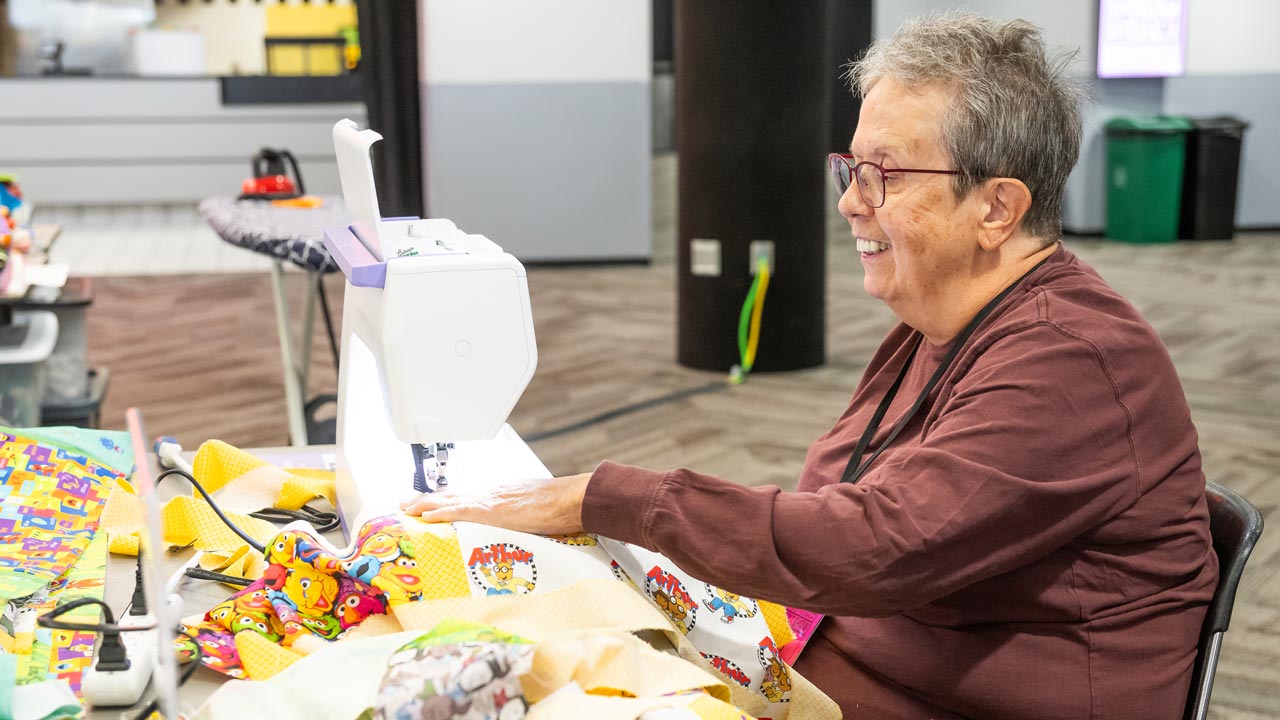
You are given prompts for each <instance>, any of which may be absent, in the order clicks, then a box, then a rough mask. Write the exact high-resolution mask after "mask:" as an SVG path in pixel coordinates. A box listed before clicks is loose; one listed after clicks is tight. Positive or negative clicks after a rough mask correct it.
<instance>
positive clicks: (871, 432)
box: [840, 255, 1053, 483]
mask: <svg viewBox="0 0 1280 720" xmlns="http://www.w3.org/2000/svg"><path fill="white" fill-rule="evenodd" d="M1049 257H1053V256H1052V255H1050V256H1049ZM1048 259H1049V258H1045V259H1044V260H1041V261H1040V262H1038V263H1036V265H1035V267H1033V268H1031V269H1030V270H1028V271H1027V272H1026V273H1024V274H1023V275H1022V277H1020V278H1018V279H1017V280H1015V281H1014V282H1013V284H1012V285H1010V286H1009V287H1007V288H1005V289H1004V290H1002V291H1000V294H999V295H997V296H995V297H994V298H992V299H991V302H989V303H987V304H986V306H985V307H983V308H982V309H981V310H979V311H978V314H977V315H975V316H973V319H972V320H970V321H969V324H968V325H965V326H964V329H963V330H961V331H960V334H959V335H957V336H956V340H955V343H954V344H952V346H951V349H950V350H948V351H947V355H946V357H944V358H942V362H941V363H940V364H939V365H938V369H937V370H935V371H934V373H933V377H931V378H929V382H928V384H926V385H925V386H924V390H921V391H920V396H919V397H917V398H916V401H915V402H914V403H912V404H911V408H910V409H908V410H907V414H906V415H903V416H902V419H900V420H898V422H897V424H895V425H894V426H893V431H892V432H890V433H889V437H887V438H885V441H884V442H882V443H880V447H878V448H876V451H875V452H873V453H871V457H869V458H867V461H866V462H865V463H864V462H862V454H863V453H865V452H866V451H867V446H868V445H870V444H871V438H872V437H874V436H875V434H876V431H877V430H879V429H880V421H881V420H884V414H885V413H886V412H888V411H889V405H890V404H892V403H893V398H894V397H896V396H897V394H898V388H899V387H901V386H902V380H903V378H905V377H906V376H907V370H908V369H910V367H911V361H912V360H914V359H915V356H916V351H917V350H919V349H920V343H921V342H923V339H924V336H923V335H921V334H920V333H916V341H915V344H914V345H912V346H911V352H910V353H908V355H907V360H906V362H904V363H903V364H902V369H901V370H899V371H898V377H897V379H895V380H894V381H893V385H891V386H890V387H889V391H888V392H886V393H885V395H884V399H883V400H881V401H880V406H879V407H877V408H876V412H875V415H872V416H871V422H870V423H868V424H867V429H866V430H864V431H863V433H862V438H861V439H860V440H858V446H857V447H856V448H854V449H853V455H850V456H849V464H848V465H846V466H845V468H844V475H843V476H842V477H841V478H840V482H842V483H856V482H858V480H859V479H860V478H862V475H863V473H865V472H866V471H867V468H869V467H871V463H873V462H875V461H876V458H878V457H880V453H882V452H884V449H885V448H887V447H889V445H890V443H892V442H893V441H894V440H896V439H897V437H898V435H899V433H901V432H902V429H903V428H905V427H906V426H907V423H908V422H910V421H911V418H912V417H914V416H915V414H916V412H917V411H919V410H920V406H922V405H924V401H925V400H927V399H929V395H930V394H931V393H932V392H933V388H934V387H935V386H936V385H937V384H938V381H940V380H942V376H943V375H945V374H946V372H947V368H949V367H951V363H952V361H954V360H955V359H956V356H957V355H959V354H960V349H961V348H963V347H964V344H965V343H966V342H967V341H968V340H969V336H970V335H972V334H973V331H974V330H977V329H978V326H979V325H981V324H982V321H983V320H986V319H987V316H988V315H990V314H991V311H992V310H995V309H996V306H997V305H999V304H1000V301H1001V300H1004V299H1005V298H1006V297H1008V295H1009V293H1011V292H1013V289H1014V288H1016V287H1018V285H1020V284H1021V283H1022V281H1023V280H1025V279H1026V277H1027V275H1030V274H1031V273H1033V272H1035V271H1036V270H1037V269H1039V267H1040V266H1041V265H1043V264H1044V263H1045V261H1047V260H1048Z"/></svg>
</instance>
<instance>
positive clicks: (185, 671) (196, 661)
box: [133, 630, 204, 720]
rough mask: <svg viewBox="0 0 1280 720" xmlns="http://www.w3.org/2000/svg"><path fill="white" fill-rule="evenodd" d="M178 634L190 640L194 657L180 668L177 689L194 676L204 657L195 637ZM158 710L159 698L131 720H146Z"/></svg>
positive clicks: (184, 632) (183, 633)
mask: <svg viewBox="0 0 1280 720" xmlns="http://www.w3.org/2000/svg"><path fill="white" fill-rule="evenodd" d="M178 634H179V635H186V636H187V637H189V638H191V646H192V647H194V648H195V649H196V656H195V657H194V658H192V659H191V662H189V663H187V664H186V666H185V667H183V668H182V674H181V675H179V676H178V687H182V686H183V685H185V684H186V683H187V680H189V679H191V676H192V675H195V674H196V670H198V669H199V668H200V659H201V658H203V657H204V651H203V650H201V649H200V640H199V639H197V638H196V636H195V635H192V634H191V633H189V632H187V631H186V630H178ZM159 709H160V698H159V697H155V698H152V699H151V702H149V703H147V706H146V707H144V708H142V712H140V713H138V714H137V715H134V716H133V720H147V718H149V717H151V713H153V712H156V711H157V710H159Z"/></svg>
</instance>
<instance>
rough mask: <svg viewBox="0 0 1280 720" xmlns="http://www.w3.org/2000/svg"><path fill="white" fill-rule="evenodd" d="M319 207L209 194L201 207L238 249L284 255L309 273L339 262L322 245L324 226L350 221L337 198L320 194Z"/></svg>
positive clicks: (324, 270) (328, 269)
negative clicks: (283, 204) (285, 204)
mask: <svg viewBox="0 0 1280 720" xmlns="http://www.w3.org/2000/svg"><path fill="white" fill-rule="evenodd" d="M320 197H321V199H322V200H324V205H322V206H320V207H318V208H292V207H276V206H275V205H272V204H271V203H269V202H264V201H261V200H237V199H235V198H231V197H216V198H209V199H207V200H204V201H203V202H201V203H200V212H201V214H203V215H204V218H205V220H206V221H207V222H208V223H209V226H210V227H212V228H213V230H214V232H216V233H218V237H221V238H222V239H223V240H225V241H227V242H229V243H231V244H232V245H238V246H240V247H242V248H245V249H248V250H252V251H254V252H256V253H262V254H263V255H270V256H271V257H274V258H279V259H281V260H288V261H289V262H291V263H293V264H294V265H297V266H298V267H300V268H302V269H304V270H309V271H311V272H319V273H331V272H335V271H337V269H338V264H337V263H336V262H334V260H333V258H332V257H330V255H329V251H328V250H326V249H325V247H324V229H325V228H328V227H335V226H342V225H346V224H347V223H348V222H349V219H348V217H347V209H346V206H345V205H343V204H342V198H340V197H337V196H332V195H324V196H320Z"/></svg>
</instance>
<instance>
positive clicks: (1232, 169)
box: [1178, 116, 1249, 240]
mask: <svg viewBox="0 0 1280 720" xmlns="http://www.w3.org/2000/svg"><path fill="white" fill-rule="evenodd" d="M1191 123H1192V125H1193V127H1194V129H1193V130H1192V132H1191V133H1190V134H1189V135H1187V167H1186V170H1185V173H1184V175H1183V181H1182V218H1181V222H1180V223H1179V226H1178V237H1180V238H1183V239H1186V240H1230V239H1231V238H1232V237H1233V236H1234V235H1235V231H1236V189H1237V188H1238V187H1239V184H1240V145H1241V143H1242V142H1243V141H1244V131H1245V128H1247V127H1249V123H1247V122H1245V121H1243V120H1241V119H1239V118H1234V117H1227V116H1223V117H1208V118H1193V119H1192V120H1191Z"/></svg>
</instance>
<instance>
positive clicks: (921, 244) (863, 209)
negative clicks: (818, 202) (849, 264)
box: [839, 78, 981, 324]
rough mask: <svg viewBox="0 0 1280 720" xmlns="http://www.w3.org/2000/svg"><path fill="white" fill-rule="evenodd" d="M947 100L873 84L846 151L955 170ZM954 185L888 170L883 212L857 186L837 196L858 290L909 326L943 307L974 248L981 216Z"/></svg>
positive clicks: (884, 162)
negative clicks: (854, 245) (857, 265)
mask: <svg viewBox="0 0 1280 720" xmlns="http://www.w3.org/2000/svg"><path fill="white" fill-rule="evenodd" d="M952 97H953V95H952V93H951V91H950V90H948V89H947V88H945V87H943V86H939V85H929V86H924V87H922V88H913V89H911V90H907V89H906V88H904V87H903V86H902V85H901V84H899V83H898V82H897V81H895V80H893V79H892V78H885V79H883V80H881V81H879V82H877V83H876V84H875V86H874V87H873V88H872V89H871V91H870V92H868V93H867V95H866V98H865V99H864V100H863V103H862V112H861V113H860V114H859V118H858V129H857V132H855V133H854V136H853V143H852V144H851V145H850V153H851V154H853V155H854V157H855V158H856V160H855V161H856V162H861V161H864V160H869V161H871V162H875V163H878V164H879V165H881V166H882V167H885V168H920V169H930V170H954V169H955V167H954V165H953V163H952V161H951V159H950V157H949V156H948V154H947V151H946V150H945V148H944V146H943V142H942V119H943V117H944V115H945V113H946V112H947V109H948V106H949V105H950V102H951V99H952ZM951 183H952V176H950V175H932V174H925V173H892V172H890V173H886V176H885V198H884V204H883V205H882V206H881V207H879V208H873V207H871V206H869V205H868V204H867V203H866V202H865V201H864V200H863V198H862V195H861V193H860V191H859V189H858V184H857V183H856V182H855V183H852V184H851V185H850V186H849V189H848V190H847V191H846V192H845V193H844V195H843V196H841V198H840V203H839V208H840V214H841V215H842V216H844V218H845V219H846V220H848V222H849V227H850V229H851V230H852V232H853V235H854V237H855V238H857V239H858V241H859V242H858V245H859V248H858V249H859V255H860V256H861V259H862V266H863V269H864V271H865V273H866V275H865V277H864V278H863V287H864V288H865V289H866V291H867V294H869V295H871V296H872V297H874V298H876V299H878V300H882V301H883V302H885V303H886V304H887V305H888V306H889V307H890V309H892V310H893V311H894V313H895V314H896V315H898V317H899V318H902V319H903V320H906V321H908V324H911V322H910V319H911V318H919V317H927V316H928V314H930V313H931V312H933V311H935V310H936V309H937V308H938V307H939V304H940V303H944V302H947V299H948V295H949V294H950V292H952V291H954V290H955V287H954V285H955V282H957V281H959V282H963V281H964V278H965V277H967V276H968V271H969V269H970V267H971V264H972V262H973V255H974V252H975V251H976V249H977V248H976V246H975V243H974V239H975V236H974V230H975V223H976V222H977V220H978V218H979V216H980V214H981V210H980V208H979V207H978V204H977V202H976V200H975V199H974V194H972V193H971V194H970V195H968V196H966V197H965V198H964V199H961V200H957V199H956V197H955V193H954V192H953V191H952V188H951ZM885 246H887V247H885Z"/></svg>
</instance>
